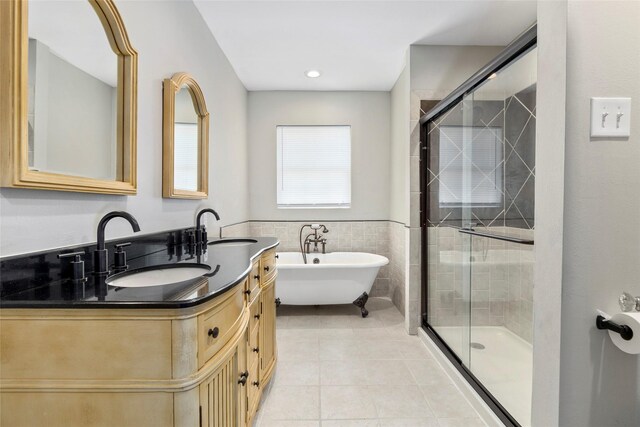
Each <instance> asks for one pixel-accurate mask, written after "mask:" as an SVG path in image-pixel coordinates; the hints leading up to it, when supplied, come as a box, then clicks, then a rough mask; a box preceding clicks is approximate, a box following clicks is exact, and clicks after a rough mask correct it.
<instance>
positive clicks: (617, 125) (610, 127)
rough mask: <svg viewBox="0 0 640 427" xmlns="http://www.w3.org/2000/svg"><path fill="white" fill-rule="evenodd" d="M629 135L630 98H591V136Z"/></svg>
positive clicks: (616, 136) (617, 136)
mask: <svg viewBox="0 0 640 427" xmlns="http://www.w3.org/2000/svg"><path fill="white" fill-rule="evenodd" d="M630 135H631V98H591V136H595V137H615V138H619V137H627V136H630Z"/></svg>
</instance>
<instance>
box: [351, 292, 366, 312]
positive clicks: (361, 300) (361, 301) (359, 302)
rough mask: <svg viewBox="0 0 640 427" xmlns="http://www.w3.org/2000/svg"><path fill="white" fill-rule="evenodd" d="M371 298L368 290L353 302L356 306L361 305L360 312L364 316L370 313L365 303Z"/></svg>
mask: <svg viewBox="0 0 640 427" xmlns="http://www.w3.org/2000/svg"><path fill="white" fill-rule="evenodd" d="M368 300H369V295H367V293H366V292H363V293H362V295H360V296H359V297H358V298H356V300H355V301H354V302H353V305H355V306H356V307H360V313H362V317H367V316H368V315H369V310H367V309H366V308H364V306H365V304H366V303H367V301H368Z"/></svg>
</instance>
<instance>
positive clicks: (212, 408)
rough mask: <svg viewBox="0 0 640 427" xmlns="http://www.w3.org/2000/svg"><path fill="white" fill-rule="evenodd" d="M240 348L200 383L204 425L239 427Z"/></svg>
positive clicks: (201, 423) (202, 421) (204, 426)
mask: <svg viewBox="0 0 640 427" xmlns="http://www.w3.org/2000/svg"><path fill="white" fill-rule="evenodd" d="M239 377H240V374H239V372H238V349H237V348H236V351H235V352H234V353H233V354H232V355H231V356H230V357H228V358H227V359H226V361H225V362H224V363H223V364H222V366H221V367H220V368H218V370H216V371H215V372H214V373H213V374H212V375H211V376H210V377H209V378H208V379H207V380H205V382H203V383H202V384H201V385H200V411H201V422H200V425H201V426H203V427H239V426H240V425H241V424H240V422H241V420H240V415H241V407H242V406H244V405H241V404H240V401H239V400H240V396H241V393H240V392H239V390H238V389H239V387H240V385H239V384H238V379H239Z"/></svg>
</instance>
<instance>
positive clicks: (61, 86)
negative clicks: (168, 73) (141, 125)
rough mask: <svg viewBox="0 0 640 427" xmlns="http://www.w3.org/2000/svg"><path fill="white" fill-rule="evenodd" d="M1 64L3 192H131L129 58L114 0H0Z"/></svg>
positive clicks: (133, 65)
mask: <svg viewBox="0 0 640 427" xmlns="http://www.w3.org/2000/svg"><path fill="white" fill-rule="evenodd" d="M0 63H2V64H3V65H2V67H0V89H1V90H0V93H2V94H3V95H2V97H1V99H0V148H1V149H2V152H1V163H0V169H1V172H0V181H1V184H2V186H3V187H14V188H32V189H44V190H61V191H76V192H87V193H102V194H121V195H125V194H135V193H136V188H137V181H136V113H137V52H136V51H135V49H133V47H132V46H131V43H130V42H129V38H128V36H127V31H126V29H125V27H124V23H123V21H122V18H121V16H120V14H119V13H118V10H117V8H116V6H115V4H114V2H113V0H87V1H74V2H62V3H61V2H42V1H31V0H29V1H28V0H7V1H0ZM5 64H6V65H5Z"/></svg>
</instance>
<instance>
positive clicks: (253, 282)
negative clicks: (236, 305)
mask: <svg viewBox="0 0 640 427" xmlns="http://www.w3.org/2000/svg"><path fill="white" fill-rule="evenodd" d="M258 286H260V261H256V262H254V263H253V268H252V269H251V273H250V274H249V289H250V290H251V293H252V295H251V297H252V298H251V299H253V298H254V296H253V292H255V291H257V288H258ZM256 293H257V292H256Z"/></svg>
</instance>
